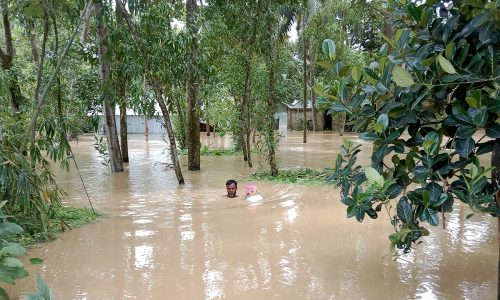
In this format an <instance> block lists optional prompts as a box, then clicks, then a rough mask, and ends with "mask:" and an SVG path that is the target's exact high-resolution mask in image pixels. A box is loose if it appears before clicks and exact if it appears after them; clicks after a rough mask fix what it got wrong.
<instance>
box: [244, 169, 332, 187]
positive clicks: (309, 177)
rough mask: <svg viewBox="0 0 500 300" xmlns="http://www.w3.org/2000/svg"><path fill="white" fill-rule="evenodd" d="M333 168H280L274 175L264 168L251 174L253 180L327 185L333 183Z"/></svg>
mask: <svg viewBox="0 0 500 300" xmlns="http://www.w3.org/2000/svg"><path fill="white" fill-rule="evenodd" d="M332 172H333V171H332V169H330V168H324V169H308V168H299V169H289V170H279V172H278V175H275V176H273V175H272V174H271V172H270V171H266V170H262V171H258V172H255V173H253V174H252V175H251V179H252V180H262V181H264V180H265V181H274V182H279V183H285V184H289V183H295V184H304V185H327V184H331V182H330V176H331V174H332Z"/></svg>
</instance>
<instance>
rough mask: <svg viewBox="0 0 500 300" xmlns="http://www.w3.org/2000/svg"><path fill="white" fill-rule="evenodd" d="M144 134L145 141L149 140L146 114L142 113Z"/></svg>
mask: <svg viewBox="0 0 500 300" xmlns="http://www.w3.org/2000/svg"><path fill="white" fill-rule="evenodd" d="M144 136H145V137H146V142H147V141H149V127H148V116H147V115H146V114H144Z"/></svg>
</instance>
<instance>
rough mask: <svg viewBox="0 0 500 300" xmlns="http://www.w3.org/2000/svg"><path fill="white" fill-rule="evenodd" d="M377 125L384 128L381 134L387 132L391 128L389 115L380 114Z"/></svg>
mask: <svg viewBox="0 0 500 300" xmlns="http://www.w3.org/2000/svg"><path fill="white" fill-rule="evenodd" d="M377 124H380V125H381V126H382V131H380V132H384V131H386V130H387V127H388V126H389V117H388V116H387V114H380V116H378V118H377Z"/></svg>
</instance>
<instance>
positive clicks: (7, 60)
mask: <svg viewBox="0 0 500 300" xmlns="http://www.w3.org/2000/svg"><path fill="white" fill-rule="evenodd" d="M2 21H3V29H4V40H5V53H4V52H3V50H2V49H1V48H0V59H1V60H2V68H3V69H4V70H5V71H8V70H10V69H11V68H12V61H13V59H14V46H13V44H12V33H11V30H10V21H9V13H8V11H7V9H4V10H2ZM10 94H11V97H10V107H11V110H12V115H15V114H17V112H18V111H19V106H20V104H21V89H20V87H19V84H18V81H17V76H16V73H15V72H14V73H12V76H11V81H10Z"/></svg>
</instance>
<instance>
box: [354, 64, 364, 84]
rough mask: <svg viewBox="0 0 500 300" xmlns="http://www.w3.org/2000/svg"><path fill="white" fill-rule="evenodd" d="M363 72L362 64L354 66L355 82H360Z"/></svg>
mask: <svg viewBox="0 0 500 300" xmlns="http://www.w3.org/2000/svg"><path fill="white" fill-rule="evenodd" d="M361 74H362V73H361V67H360V66H354V67H353V68H352V79H354V81H355V82H359V81H360V80H361Z"/></svg>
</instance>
